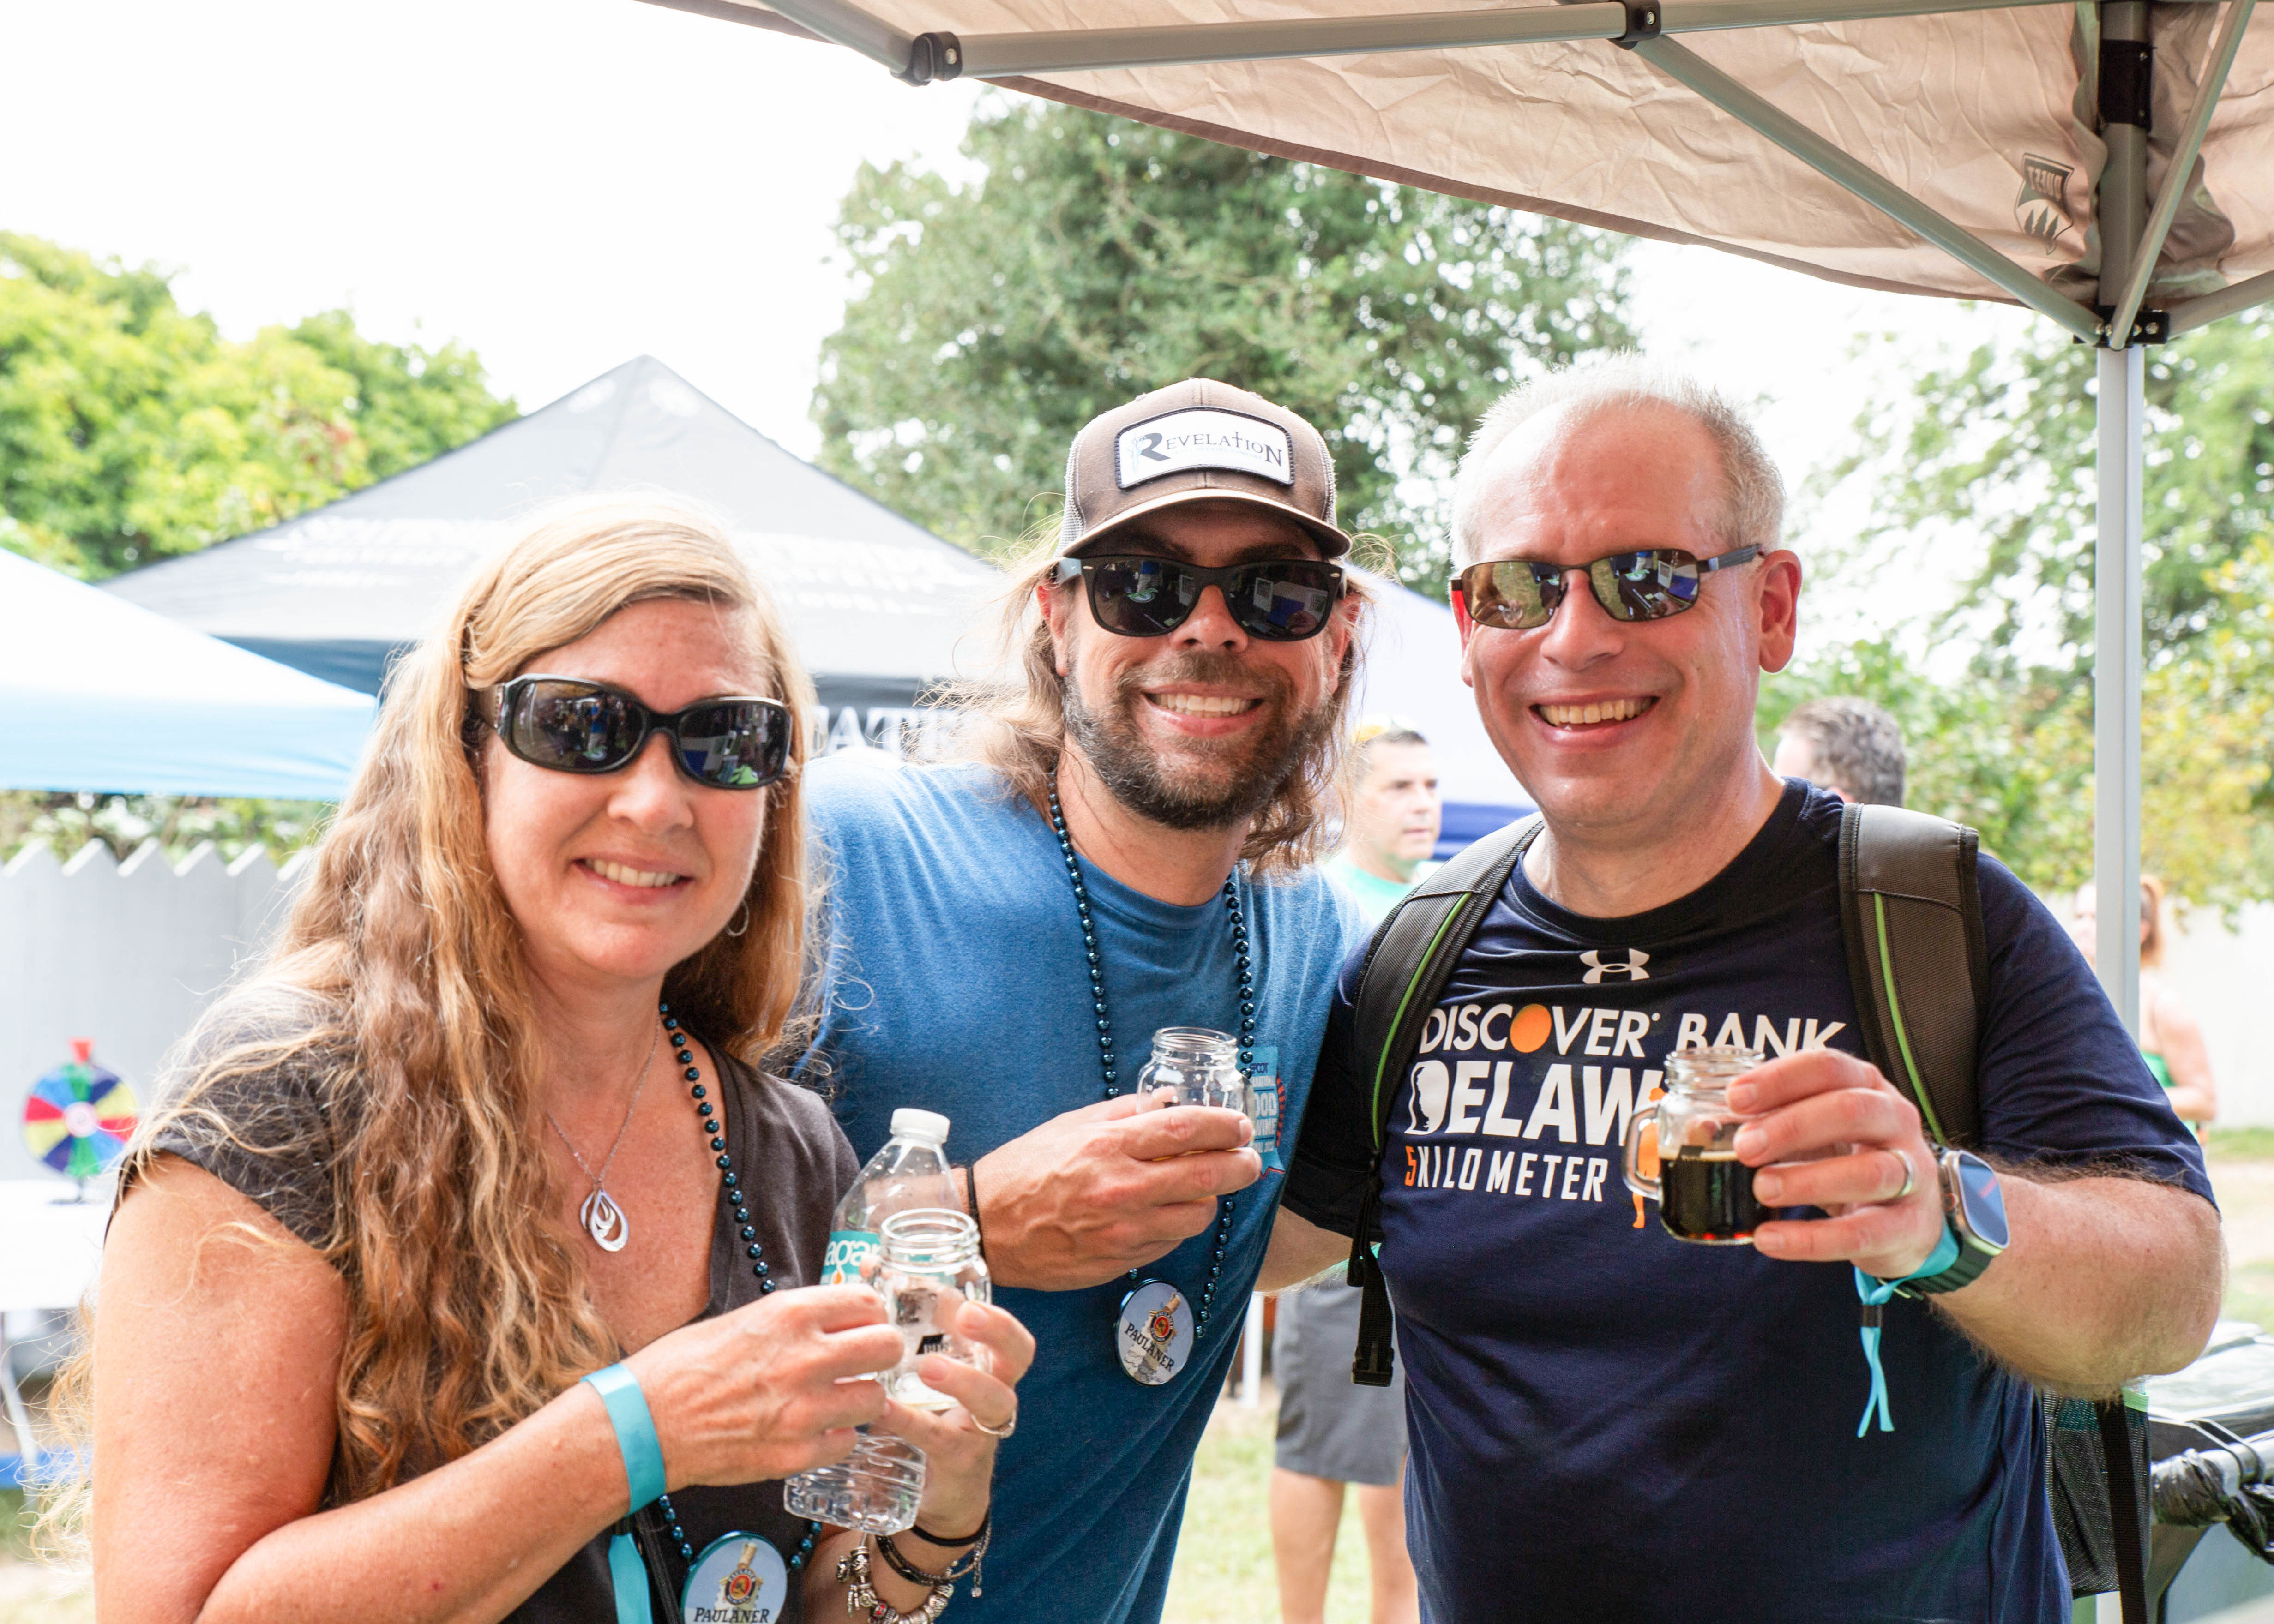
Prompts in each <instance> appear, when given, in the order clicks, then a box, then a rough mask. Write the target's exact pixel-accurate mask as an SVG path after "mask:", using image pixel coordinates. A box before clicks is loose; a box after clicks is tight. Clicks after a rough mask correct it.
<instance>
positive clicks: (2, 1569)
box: [0, 1128, 2274, 1624]
mask: <svg viewBox="0 0 2274 1624" xmlns="http://www.w3.org/2000/svg"><path fill="white" fill-rule="evenodd" d="M2205 1149H2206V1150H2207V1151H2208V1153H2209V1154H2210V1163H2211V1184H2212V1186H2213V1188H2214V1189H2216V1190H2217V1192H2218V1199H2219V1208H2220V1211H2221V1212H2222V1213H2223V1214H2225V1228H2226V1243H2227V1254H2228V1266H2229V1273H2228V1276H2227V1291H2226V1312H2227V1314H2228V1317H2229V1318H2232V1319H2250V1320H2255V1321H2256V1322H2257V1323H2258V1324H2259V1325H2260V1326H2262V1327H2265V1328H2266V1329H2268V1330H2269V1331H2274V1128H2237V1129H2225V1130H2222V1129H2213V1130H2212V1131H2211V1132H2210V1136H2209V1138H2208V1139H2207V1141H2206V1144H2205ZM1268 1393H1269V1389H1268V1388H1267V1395H1268ZM1275 1420H1276V1412H1275V1411H1274V1410H1271V1409H1270V1408H1269V1406H1268V1405H1267V1406H1266V1407H1264V1408H1261V1409H1256V1410H1244V1409H1242V1408H1240V1407H1239V1406H1238V1405H1236V1404H1230V1403H1226V1404H1222V1405H1219V1406H1218V1407H1217V1409H1216V1418H1215V1420H1214V1421H1213V1422H1212V1423H1211V1424H1210V1425H1209V1431H1208V1435H1207V1437H1206V1438H1205V1439H1203V1440H1202V1441H1201V1451H1200V1456H1199V1459H1198V1460H1197V1461H1196V1462H1194V1465H1193V1487H1192V1492H1191V1494H1190V1496H1189V1497H1188V1498H1187V1500H1186V1510H1185V1525H1184V1532H1183V1538H1182V1542H1181V1543H1180V1545H1178V1553H1177V1566H1176V1571H1175V1575H1174V1576H1173V1577H1172V1578H1171V1581H1170V1583H1169V1605H1168V1611H1167V1617H1166V1620H1165V1624H1271V1620H1276V1618H1277V1617H1278V1613H1279V1599H1278V1589H1277V1585H1276V1582H1275V1580H1274V1578H1273V1575H1272V1569H1271V1537H1270V1524H1269V1516H1268V1515H1267V1510H1266V1499H1265V1496H1266V1494H1267V1492H1268V1485H1269V1480H1270V1472H1271V1436H1272V1429H1273V1425H1274V1423H1275ZM20 1514H21V1497H20V1496H19V1495H16V1494H15V1493H13V1492H0V1530H4V1532H0V1624H93V1620H94V1603H93V1601H92V1600H91V1599H90V1598H89V1597H88V1595H87V1586H86V1582H85V1581H84V1579H82V1578H80V1577H79V1576H77V1575H56V1574H53V1573H51V1572H49V1571H48V1570H45V1569H41V1568H36V1567H34V1566H32V1565H31V1564H30V1563H28V1562H26V1560H24V1557H25V1545H24V1541H23V1539H22V1538H21V1535H20V1533H19V1527H20V1522H21V1515H20ZM1327 1617H1328V1619H1329V1624H1364V1620H1365V1619H1366V1552H1365V1542H1364V1539H1363V1538H1362V1537H1361V1536H1360V1534H1359V1529H1358V1519H1357V1510H1356V1507H1355V1506H1352V1507H1346V1508H1345V1510H1344V1515H1343V1530H1342V1537H1341V1538H1340V1539H1338V1540H1337V1542H1336V1545H1335V1564H1334V1572H1333V1575H1332V1578H1331V1579H1330V1581H1329V1591H1328V1598H1327Z"/></svg>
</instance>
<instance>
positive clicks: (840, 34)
mask: <svg viewBox="0 0 2274 1624" xmlns="http://www.w3.org/2000/svg"><path fill="white" fill-rule="evenodd" d="M766 8H767V9H768V10H769V11H779V13H781V15H783V16H784V17H787V18H788V19H790V21H792V22H794V23H795V24H797V25H798V26H800V27H802V28H809V29H811V30H812V31H813V32H814V33H815V34H819V35H820V36H821V37H822V38H823V39H825V40H828V41H832V43H834V44H838V45H842V46H844V47H845V48H846V49H848V50H855V51H858V52H860V53H861V55H862V56H866V57H867V58H868V59H869V60H870V61H871V62H873V63H876V64H878V65H879V66H881V67H884V68H887V69H889V70H891V71H892V72H893V73H894V74H896V75H899V76H900V77H902V78H905V77H907V71H908V62H909V59H910V57H911V56H914V55H915V43H916V42H915V37H914V36H913V35H910V34H902V33H901V32H900V30H899V29H898V28H895V27H893V26H892V24H890V23H888V22H886V21H885V20H884V19H882V18H880V17H875V16H871V15H870V13H869V12H867V11H862V9H861V8H860V7H859V6H857V5H853V4H847V0H766Z"/></svg>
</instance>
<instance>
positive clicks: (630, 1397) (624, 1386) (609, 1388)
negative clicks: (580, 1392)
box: [584, 1365, 665, 1511]
mask: <svg viewBox="0 0 2274 1624" xmlns="http://www.w3.org/2000/svg"><path fill="white" fill-rule="evenodd" d="M584 1380H585V1381H586V1383H587V1384H588V1385H590V1386H591V1389H592V1391H593V1392H595V1393H597V1394H599V1395H600V1402H601V1403H603V1404H605V1405H606V1406H607V1410H608V1424H609V1425H611V1426H613V1427H614V1428H615V1429H616V1448H617V1450H618V1451H619V1452H620V1453H621V1455H623V1457H624V1481H625V1483H626V1484H627V1485H629V1488H630V1490H631V1508H632V1509H633V1510H634V1511H637V1510H638V1509H639V1508H640V1507H643V1506H645V1505H648V1504H650V1503H651V1502H652V1501H654V1500H656V1499H657V1498H658V1497H659V1496H660V1495H661V1494H662V1493H663V1491H664V1486H665V1485H664V1480H663V1441H662V1440H660V1439H659V1438H658V1437H657V1436H656V1435H655V1417H653V1416H651V1415H650V1414H649V1413H648V1408H647V1395H645V1394H644V1393H642V1392H641V1391H640V1384H639V1378H638V1377H636V1376H635V1375H633V1374H632V1372H631V1370H630V1367H629V1366H628V1365H609V1366H608V1367H607V1368H606V1370H596V1371H594V1372H592V1373H591V1375H589V1376H587V1377H585V1378H584Z"/></svg>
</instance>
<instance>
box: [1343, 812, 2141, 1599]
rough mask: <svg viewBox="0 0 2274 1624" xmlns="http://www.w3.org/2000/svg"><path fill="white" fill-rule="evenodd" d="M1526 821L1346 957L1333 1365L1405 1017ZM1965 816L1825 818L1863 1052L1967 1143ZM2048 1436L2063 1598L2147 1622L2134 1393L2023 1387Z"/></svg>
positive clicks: (1362, 1245)
mask: <svg viewBox="0 0 2274 1624" xmlns="http://www.w3.org/2000/svg"><path fill="white" fill-rule="evenodd" d="M1539 832H1540V821H1539V820H1538V819H1537V818H1532V819H1528V820H1526V821H1525V822H1524V823H1517V824H1513V825H1511V826H1510V827H1509V828H1507V829H1505V830H1502V831H1500V832H1499V833H1497V834H1493V835H1487V837H1486V838H1483V839H1481V840H1480V841H1478V842H1477V843H1476V844H1475V845H1473V846H1470V847H1469V848H1468V849H1467V850H1465V851H1464V852H1462V853H1460V854H1459V855H1458V856H1457V857H1455V858H1453V859H1452V861H1449V862H1448V863H1446V864H1445V866H1444V867H1443V868H1440V869H1438V870H1437V871H1436V872H1435V873H1434V874H1433V875H1431V876H1429V877H1428V878H1427V879H1426V880H1424V881H1422V882H1421V883H1419V885H1417V886H1415V887H1414V888H1413V889H1412V891H1409V892H1407V893H1406V895H1405V896H1404V898H1403V899H1401V900H1400V901H1399V903H1398V905H1397V907H1395V908H1394V909H1392V910H1391V911H1390V914H1389V917H1388V918H1387V919H1385V920H1383V921H1382V924H1381V925H1380V927H1379V928H1378V929H1376V930H1375V931H1374V939H1373V941H1372V943H1371V944H1369V945H1368V946H1367V955H1366V961H1365V964H1364V965H1363V966H1362V967H1361V969H1360V972H1359V986H1358V994H1357V999H1356V1003H1355V1006H1354V1008H1353V1011H1352V1013H1353V1016H1354V1021H1353V1026H1354V1034H1353V1041H1354V1048H1355V1050H1356V1052H1357V1054H1358V1055H1359V1056H1360V1057H1361V1062H1362V1064H1363V1065H1364V1066H1365V1067H1366V1068H1367V1069H1366V1071H1365V1075H1366V1078H1367V1084H1368V1086H1370V1089H1371V1094H1372V1101H1373V1117H1374V1163H1373V1167H1372V1169H1371V1170H1370V1172H1369V1174H1368V1176H1367V1184H1366V1192H1365V1194H1364V1197H1363V1199H1362V1203H1361V1206H1360V1207H1359V1222H1358V1233H1357V1235H1356V1236H1355V1237H1353V1239H1352V1245H1351V1259H1350V1274H1349V1280H1350V1283H1351V1284H1352V1285H1353V1286H1357V1287H1359V1288H1360V1289H1362V1290H1363V1292H1364V1294H1365V1295H1364V1297H1363V1299H1362V1304H1361V1306H1360V1309H1359V1339H1358V1350H1357V1355H1356V1357H1355V1358H1354V1359H1353V1361H1352V1366H1351V1379H1352V1380H1353V1381H1356V1382H1359V1384H1361V1385H1363V1386H1367V1387H1386V1386H1388V1385H1389V1379H1390V1371H1391V1368H1392V1365H1393V1364H1394V1362H1395V1355H1394V1354H1393V1352H1392V1351H1391V1346H1390V1331H1391V1316H1390V1309H1389V1288H1388V1286H1387V1284H1386V1283H1385V1282H1384V1281H1383V1278H1382V1266H1381V1264H1380V1262H1379V1261H1377V1260H1376V1259H1375V1257H1374V1244H1375V1242H1376V1239H1377V1237H1379V1234H1380V1228H1381V1201H1382V1153H1383V1149H1384V1147H1385V1146H1386V1145H1387V1143H1388V1141H1389V1112H1390V1107H1391V1105H1392V1103H1393V1102H1394V1101H1395V1100H1396V1098H1397V1089H1398V1085H1399V1083H1400V1081H1401V1080H1402V1079H1404V1076H1405V1074H1406V1072H1407V1071H1408V1070H1409V1069H1410V1068H1411V1067H1412V1064H1413V1056H1414V1053H1415V1051H1416V1050H1417V1049H1419V1045H1420V1040H1421V1026H1422V1023H1423V1022H1424V1021H1425V1020H1426V1019H1427V1018H1428V1014H1429V1011H1431V1010H1433V1009H1434V1008H1435V1007H1436V1004H1437V1000H1438V999H1439V998H1440V997H1442V996H1443V994H1444V989H1445V984H1446V982H1447V981H1449V980H1450V979H1451V977H1452V974H1453V969H1454V966H1456V965H1457V963H1458V962H1459V961H1460V958H1461V955H1462V954H1463V953H1464V952H1465V951H1467V949H1468V945H1469V942H1470V940H1471V938H1472V937H1473V936H1475V935H1476V932H1477V928H1478V926H1479V925H1480V924H1481V923H1482V922H1483V920H1484V917H1485V914H1487V912H1488V911H1489V910H1490V909H1491V907H1492V905H1493V902H1494V900H1495V898H1497V897H1498V896H1499V895H1500V893H1501V891H1502V888H1503V887H1504V886H1506V884H1507V883H1508V877H1509V874H1510V870H1512V869H1513V868H1515V866H1516V865H1517V863H1518V862H1519V861H1522V860H1523V857H1524V853H1525V849H1526V848H1527V847H1529V846H1531V844H1532V839H1533V838H1534V837H1535V836H1537V835H1538V834H1539ZM1976 849H1977V837H1976V835H1975V831H1973V830H1971V829H1969V828H1966V827H1965V826H1964V825H1962V824H1959V823H1951V822H1949V821H1947V820H1946V819H1943V818H1939V817H1931V816H1927V815H1926V814H1925V813H1923V812H1910V811H1906V810H1904V809H1903V808H1900V807H1877V806H1871V807H1867V806H1855V805H1850V806H1849V808H1847V811H1846V813H1845V815H1844V816H1842V818H1841V825H1840V929H1841V938H1842V940H1843V941H1844V942H1845V944H1846V945H1847V950H1848V975H1849V983H1850V985H1851V987H1852V989H1853V990H1854V993H1855V997H1856V1011H1857V1013H1858V1016H1859V1018H1860V1020H1859V1035H1860V1036H1861V1038H1862V1040H1863V1043H1864V1051H1865V1053H1866V1054H1868V1055H1869V1056H1870V1057H1871V1062H1872V1064H1875V1065H1877V1066H1878V1067H1879V1070H1880V1071H1882V1072H1883V1073H1885V1074H1886V1076H1887V1077H1888V1078H1889V1079H1892V1080H1893V1081H1894V1084H1895V1086H1897V1087H1898V1088H1903V1089H1907V1090H1908V1091H1909V1094H1911V1096H1912V1098H1913V1100H1914V1101H1916V1104H1917V1105H1918V1108H1919V1115H1920V1116H1921V1117H1922V1118H1923V1119H1924V1123H1925V1125H1926V1131H1927V1134H1928V1137H1930V1138H1931V1139H1933V1140H1934V1141H1935V1142H1936V1143H1937V1144H1938V1145H1950V1146H1957V1147H1962V1148H1972V1147H1974V1146H1975V1145H1976V1143H1977V1140H1978V1139H1979V1137H1980V1133H1981V1110H1980V1107H1979V1101H1978V1097H1977V1092H1976V1089H1975V1058H1976V1050H1977V1044H1978V1043H1979V1041H1980V1031H1979V1026H1980V1011H1981V1010H1982V1008H1983V1007H1984V1004H1986V1003H1987V1001H1988V998H1989V983H1990V967H1989V952H1988V947H1987V944H1986V942H1985V940H1984V935H1983V929H1982V897H1981V893H1980V891H1978V890H1977V886H1976V879H1975V853H1976ZM2040 1402H2041V1403H2042V1405H2043V1407H2044V1412H2045V1421H2046V1432H2047V1436H2048V1438H2049V1440H2050V1450H2051V1457H2052V1458H2051V1462H2050V1467H2049V1470H2048V1471H2047V1474H2046V1478H2047V1483H2048V1485H2049V1492H2050V1494H2051V1498H2052V1511H2053V1526H2054V1528H2055V1530H2056V1531H2057V1532H2058V1533H2059V1536H2060V1542H2061V1553H2062V1555H2063V1556H2064V1557H2065V1558H2066V1560H2067V1563H2068V1572H2069V1588H2070V1590H2071V1591H2072V1593H2073V1594H2074V1595H2078V1596H2088V1595H2096V1594H2098V1593H2100V1592H2102V1591H2105V1590H2115V1591H2118V1592H2119V1593H2120V1595H2121V1597H2122V1598H2123V1604H2124V1624H2147V1620H2148V1611H2147V1577H2146V1574H2147V1569H2146V1564H2145V1560H2144V1556H2145V1553H2146V1551H2147V1545H2148V1493H2147V1490H2148V1426H2147V1417H2146V1415H2145V1414H2144V1413H2143V1411H2142V1410H2141V1409H2140V1408H2138V1405H2139V1404H2140V1402H2141V1401H2140V1400H2138V1399H2137V1398H2136V1396H2135V1395H2130V1394H2128V1393H2127V1395H2126V1396H2125V1397H2123V1398H2121V1399H2111V1400H2108V1401H2105V1402H2093V1401H2089V1400H2084V1399H2068V1398H2061V1397H2059V1396H2058V1395H2052V1394H2043V1395H2040Z"/></svg>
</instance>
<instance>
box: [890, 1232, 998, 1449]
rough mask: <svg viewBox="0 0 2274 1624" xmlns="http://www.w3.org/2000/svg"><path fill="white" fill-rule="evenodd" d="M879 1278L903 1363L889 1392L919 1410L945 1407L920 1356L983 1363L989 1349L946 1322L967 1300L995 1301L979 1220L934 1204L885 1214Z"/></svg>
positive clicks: (896, 1369)
mask: <svg viewBox="0 0 2274 1624" xmlns="http://www.w3.org/2000/svg"><path fill="white" fill-rule="evenodd" d="M875 1283H876V1288H877V1292H878V1294H879V1295H880V1296H882V1297H884V1299H885V1312H887V1313H888V1314H889V1315H890V1316H891V1319H892V1325H893V1327H895V1328H896V1329H898V1330H899V1332H900V1363H899V1364H898V1365H894V1366H893V1367H892V1370H891V1371H889V1372H886V1373H885V1392H886V1393H888V1394H890V1395H892V1397H894V1398H896V1399H898V1400H900V1402H902V1403H903V1404H908V1405H912V1406H914V1407H915V1408H917V1409H920V1410H945V1409H947V1408H948V1407H949V1406H950V1405H952V1404H953V1403H954V1402H955V1401H954V1400H953V1399H952V1398H950V1397H948V1396H947V1395H945V1393H937V1392H935V1391H933V1390H932V1389H931V1388H930V1387H927V1386H925V1385H924V1383H923V1381H922V1379H921V1378H920V1377H918V1376H917V1374H916V1361H917V1360H919V1359H921V1358H922V1357H923V1356H924V1355H926V1354H928V1353H937V1354H945V1356H946V1357H949V1358H951V1359H960V1360H962V1361H963V1362H964V1363H965V1364H966V1365H980V1366H981V1367H982V1368H984V1366H985V1363H986V1357H987V1356H986V1350H984V1349H983V1348H981V1347H979V1346H978V1345H977V1344H975V1343H973V1342H966V1341H965V1340H964V1339H963V1338H962V1337H960V1336H958V1335H955V1333H954V1332H953V1330H951V1329H949V1328H948V1327H949V1326H950V1324H951V1323H952V1322H953V1319H954V1318H955V1311H956V1310H957V1309H958V1308H959V1307H960V1306H961V1305H962V1304H965V1303H967V1302H971V1303H990V1302H992V1301H994V1297H995V1289H994V1282H992V1281H991V1280H990V1279H989V1278H988V1274H987V1259H984V1258H983V1257H981V1256H980V1255H979V1226H978V1225H977V1224H975V1223H974V1222H972V1221H971V1219H970V1217H969V1216H968V1214H963V1213H959V1212H953V1211H949V1210H947V1209H945V1208H934V1207H918V1208H916V1209H915V1211H913V1212H906V1213H899V1214H894V1215H893V1216H892V1217H890V1218H887V1219H885V1227H884V1229H883V1230H882V1232H881V1234H880V1236H879V1243H878V1250H877V1273H876V1282H875Z"/></svg>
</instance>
